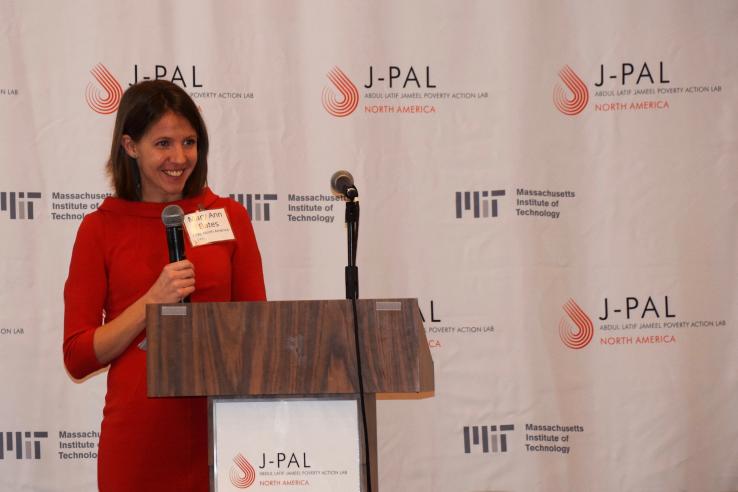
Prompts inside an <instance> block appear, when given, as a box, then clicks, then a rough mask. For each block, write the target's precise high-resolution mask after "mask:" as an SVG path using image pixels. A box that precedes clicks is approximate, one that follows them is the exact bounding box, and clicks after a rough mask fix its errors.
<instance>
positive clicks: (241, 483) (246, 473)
mask: <svg viewBox="0 0 738 492" xmlns="http://www.w3.org/2000/svg"><path fill="white" fill-rule="evenodd" d="M229 478H230V480H231V483H232V484H233V486H234V487H236V488H237V489H247V488H249V487H251V486H252V485H253V484H254V480H256V470H254V467H253V466H251V463H249V460H247V459H246V458H244V457H243V455H242V454H241V453H238V454H237V455H236V457H235V458H233V466H232V467H231V470H230V473H229Z"/></svg>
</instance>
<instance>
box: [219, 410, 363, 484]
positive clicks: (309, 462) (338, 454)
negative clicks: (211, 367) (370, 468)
mask: <svg viewBox="0 0 738 492" xmlns="http://www.w3.org/2000/svg"><path fill="white" fill-rule="evenodd" d="M212 405H213V407H212V428H213V447H214V458H213V463H214V473H213V482H214V490H215V491H217V492H226V491H237V490H244V489H248V490H249V492H251V491H270V492H280V491H287V490H289V491H294V490H301V491H310V492H318V491H320V492H334V491H335V492H351V491H356V492H359V491H360V489H361V472H360V470H361V468H360V453H359V433H358V432H359V423H358V409H357V402H356V401H355V400H324V399H321V400H304V399H294V400H265V399H213V402H212Z"/></svg>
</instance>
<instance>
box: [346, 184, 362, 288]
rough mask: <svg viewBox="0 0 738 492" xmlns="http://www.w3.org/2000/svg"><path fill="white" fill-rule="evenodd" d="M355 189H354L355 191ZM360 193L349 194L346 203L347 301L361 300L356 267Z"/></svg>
mask: <svg viewBox="0 0 738 492" xmlns="http://www.w3.org/2000/svg"><path fill="white" fill-rule="evenodd" d="M353 189H354V188H352V190H353ZM355 195H358V193H351V190H349V192H348V193H347V196H348V199H349V201H347V202H346V239H347V243H348V265H346V269H345V276H346V299H358V298H359V269H358V267H357V266H356V247H357V246H358V241H359V202H357V201H355V198H356V196H355Z"/></svg>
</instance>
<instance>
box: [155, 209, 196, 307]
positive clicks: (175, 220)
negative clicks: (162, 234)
mask: <svg viewBox="0 0 738 492" xmlns="http://www.w3.org/2000/svg"><path fill="white" fill-rule="evenodd" d="M161 221H162V222H163V223H164V227H165V229H166V233H167V246H168V247H169V263H174V262H175V261H180V260H184V259H185V258H186V256H185V243H184V233H183V231H182V224H183V223H184V210H182V207H180V206H179V205H168V206H166V207H164V210H162V212H161ZM180 302H190V296H187V297H185V298H184V299H182V300H181V301H180Z"/></svg>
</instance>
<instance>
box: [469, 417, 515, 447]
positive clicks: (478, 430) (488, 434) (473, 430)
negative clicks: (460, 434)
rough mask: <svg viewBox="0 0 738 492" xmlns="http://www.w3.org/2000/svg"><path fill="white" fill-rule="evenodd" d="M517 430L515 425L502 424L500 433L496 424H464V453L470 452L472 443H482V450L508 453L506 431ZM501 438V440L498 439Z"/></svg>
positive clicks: (475, 444)
mask: <svg viewBox="0 0 738 492" xmlns="http://www.w3.org/2000/svg"><path fill="white" fill-rule="evenodd" d="M512 430H515V426H514V425H512V424H511V425H501V426H500V431H499V434H498V432H497V426H496V425H490V426H486V425H483V426H481V427H479V426H476V425H475V426H472V427H469V426H464V453H466V454H470V453H471V447H472V444H473V445H474V446H479V444H480V441H481V444H482V452H483V453H489V452H490V443H491V444H492V446H491V450H492V452H493V453H506V452H507V434H505V432H507V431H512ZM470 434H471V435H470ZM498 438H499V441H498Z"/></svg>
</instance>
